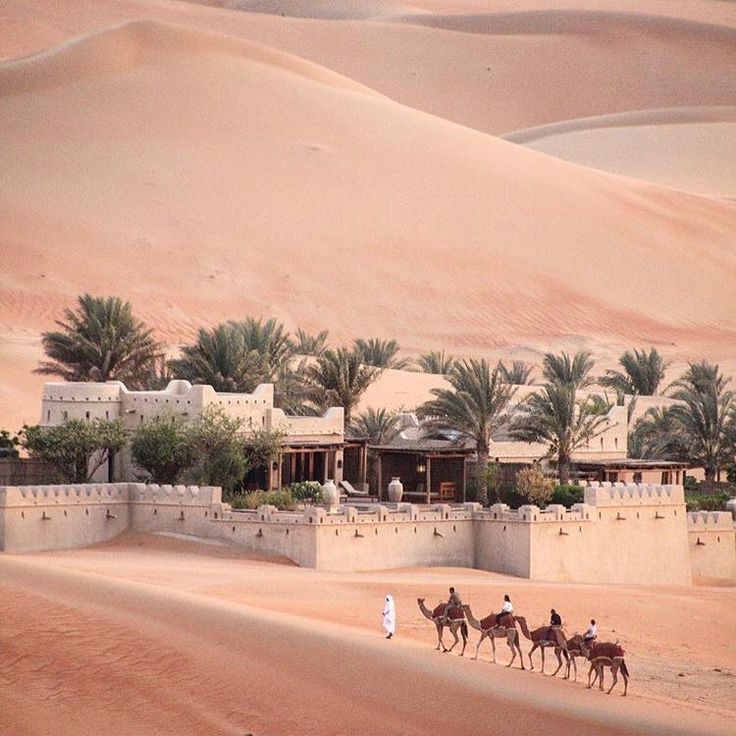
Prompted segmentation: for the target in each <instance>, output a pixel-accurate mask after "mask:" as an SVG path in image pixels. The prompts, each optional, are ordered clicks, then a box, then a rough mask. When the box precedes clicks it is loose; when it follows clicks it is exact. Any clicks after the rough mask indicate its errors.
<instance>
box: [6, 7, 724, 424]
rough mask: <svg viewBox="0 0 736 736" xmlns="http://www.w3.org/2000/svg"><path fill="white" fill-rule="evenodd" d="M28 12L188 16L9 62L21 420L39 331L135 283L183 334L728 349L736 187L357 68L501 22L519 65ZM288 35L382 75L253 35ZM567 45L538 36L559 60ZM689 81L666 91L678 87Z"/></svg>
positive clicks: (334, 24)
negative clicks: (300, 331)
mask: <svg viewBox="0 0 736 736" xmlns="http://www.w3.org/2000/svg"><path fill="white" fill-rule="evenodd" d="M10 5H13V3H12V2H11V3H10ZM28 6H29V7H30V8H31V10H28V11H26V10H25V9H24V8H25V6H23V8H21V6H19V5H16V6H14V7H15V10H14V12H16V13H17V15H18V17H22V14H23V13H24V12H32V11H39V18H38V19H36V21H34V23H40V22H41V20H43V24H44V25H43V27H44V28H45V29H47V30H48V28H53V29H64V33H65V34H67V35H68V34H69V32H70V31H69V29H70V28H73V27H75V26H82V27H93V28H95V27H97V26H98V25H99V23H100V21H101V20H104V19H107V18H109V17H112V19H113V20H116V19H117V18H118V16H126V15H132V16H139V15H140V16H146V15H155V14H158V15H162V16H165V17H176V18H179V17H182V18H186V19H187V20H193V21H196V22H194V25H193V26H191V27H188V28H187V29H183V28H181V27H173V26H171V25H166V24H157V23H151V22H149V21H145V22H139V23H134V24H132V25H122V26H118V27H114V28H112V29H108V30H104V31H102V32H94V33H92V34H91V35H89V36H87V37H85V38H82V39H77V40H74V41H73V42H72V43H70V44H67V45H65V46H62V47H59V48H57V49H54V50H49V51H45V52H43V53H41V54H40V55H36V56H29V57H26V58H24V59H20V60H17V61H11V62H8V63H6V64H5V65H2V67H0V107H1V108H2V123H1V125H2V135H1V136H0V165H1V166H2V169H1V170H2V177H3V182H2V183H3V186H2V193H1V194H0V213H1V215H2V219H3V223H4V228H3V230H2V233H0V247H1V248H2V250H3V253H4V255H5V254H7V255H5V262H4V265H5V268H4V270H3V273H2V274H1V275H0V335H2V337H1V338H0V364H1V365H2V380H0V400H1V401H2V402H3V406H4V415H5V416H8V417H10V418H12V419H13V420H14V421H15V420H17V419H18V418H22V419H25V420H30V421H33V420H35V419H36V411H37V390H38V383H40V379H38V378H36V379H35V381H36V383H35V384H33V385H31V384H30V383H29V376H28V371H29V370H30V369H31V367H32V366H33V365H34V363H35V360H36V359H37V356H38V342H37V339H38V338H37V336H38V331H39V330H41V329H48V328H49V327H51V326H52V322H53V319H54V318H55V317H58V316H59V315H60V314H61V310H62V309H63V307H65V306H68V305H70V304H71V303H72V302H73V299H74V297H75V295H76V294H77V293H79V292H82V291H85V290H92V291H94V292H96V293H119V294H121V295H122V296H124V297H126V298H129V299H131V300H133V302H134V306H135V308H136V310H137V312H138V313H139V314H141V316H142V317H143V318H144V319H146V320H147V321H148V322H149V323H151V324H152V325H155V326H156V327H157V328H158V329H159V330H160V334H161V335H162V336H163V337H164V338H166V339H170V340H172V341H175V342H179V341H181V340H183V339H184V338H186V337H188V336H189V335H191V334H192V331H193V330H194V329H195V327H197V326H199V325H201V324H212V323H213V322H215V321H217V320H219V319H222V318H233V317H239V316H242V315H245V314H261V313H264V314H274V315H276V316H278V317H280V318H282V319H284V320H286V321H287V323H288V324H289V325H290V326H294V325H297V324H298V325H301V326H303V327H305V328H307V329H317V328H319V329H321V328H324V327H327V328H329V329H330V330H331V331H332V334H333V335H334V337H335V338H336V339H343V338H352V337H353V336H355V335H359V334H362V335H373V334H377V335H383V336H391V337H396V338H397V339H399V341H400V342H401V343H402V345H403V346H405V347H406V348H408V349H409V350H420V349H429V348H438V347H445V348H448V349H450V350H453V351H456V352H465V353H466V354H467V353H468V352H475V351H481V352H488V351H491V350H493V349H498V350H503V351H511V350H514V349H515V348H517V347H518V346H520V345H521V346H533V347H534V348H535V349H539V348H541V349H550V348H553V347H556V346H565V347H568V348H570V349H572V348H573V347H576V346H582V345H585V346H593V347H596V348H599V349H602V350H608V351H609V352H616V351H618V350H619V348H620V347H621V346H623V345H625V346H627V347H628V346H630V344H632V343H633V344H643V343H650V342H651V343H653V344H657V345H660V346H661V345H663V344H665V345H669V344H670V343H676V349H677V350H678V351H679V353H680V356H684V357H688V356H689V357H697V356H699V355H708V356H710V357H713V358H716V359H726V358H733V357H734V356H733V355H732V354H731V353H729V346H732V345H733V344H734V341H733V339H732V337H733V334H734V328H735V327H736V324H735V323H736V303H735V302H734V297H733V293H734V291H733V284H734V280H735V265H734V259H735V256H734V252H733V247H732V243H733V233H734V231H735V230H736V210H735V209H734V207H733V206H732V205H730V204H729V203H727V202H716V201H710V200H708V199H705V198H701V197H696V196H689V195H686V194H683V193H678V192H673V191H668V190H664V189H660V188H656V187H652V186H649V185H645V184H641V183H636V182H634V181H629V180H625V179H621V178H617V177H612V176H607V175H604V174H601V173H599V172H594V171H590V170H586V169H583V168H580V167H576V166H573V165H570V164H568V163H565V162H562V161H558V160H555V159H553V158H551V157H547V156H543V155H540V154H538V153H535V152H532V151H528V150H524V149H523V148H521V147H519V146H517V145H512V144H510V143H507V142H504V141H500V140H498V139H496V138H493V137H491V136H489V135H486V134H483V133H481V132H477V131H474V130H470V129H468V128H466V127H461V126H459V125H456V124H454V123H451V122H448V121H446V120H441V119H439V118H436V117H432V116H430V115H427V114H424V113H422V112H419V111H417V110H414V109H410V108H408V107H405V106H403V105H401V104H398V103H397V102H396V101H392V100H390V99H387V98H386V97H383V96H382V95H381V94H378V93H376V92H374V91H372V90H371V89H368V88H367V87H365V86H363V84H362V82H364V81H366V80H365V78H364V77H366V76H372V75H373V76H378V77H382V78H383V80H384V82H385V83H384V84H379V85H375V86H376V87H377V88H378V90H379V91H380V92H387V91H389V92H390V91H391V89H393V88H394V82H395V75H394V74H393V72H392V69H400V70H405V69H406V68H407V66H406V63H405V59H397V58H396V57H392V56H391V53H393V52H391V48H393V49H394V50H396V49H398V48H399V41H400V40H406V39H410V38H414V43H416V44H419V45H420V46H421V45H423V44H425V43H430V42H431V43H430V45H429V46H426V47H425V48H426V49H428V50H429V51H431V50H437V49H440V48H441V44H440V43H439V42H438V41H437V38H441V40H442V41H443V42H444V41H445V40H447V41H448V43H450V44H451V45H450V48H451V50H452V51H451V53H453V54H457V53H461V51H463V53H464V52H465V51H467V50H468V49H471V50H472V49H473V47H472V46H470V47H466V46H464V45H463V44H466V43H468V42H469V40H471V41H473V40H475V41H481V42H485V41H488V39H489V38H491V39H494V42H495V41H498V40H499V39H501V41H500V42H503V43H508V44H509V46H508V51H509V55H508V59H511V58H512V57H513V58H516V59H517V60H516V62H515V64H516V65H515V68H516V69H522V68H523V67H524V66H525V65H528V64H530V63H531V62H528V58H521V60H519V58H518V53H517V54H516V55H515V56H514V55H512V54H511V48H512V44H513V43H514V40H515V39H514V37H513V36H503V37H489V36H487V35H484V34H478V33H458V32H455V31H441V30H436V29H432V28H423V27H419V26H412V25H409V24H405V23H386V24H374V23H344V22H342V21H324V22H320V21H310V22H309V23H307V21H304V20H299V19H282V18H276V17H273V16H267V15H253V14H248V13H241V12H234V11H224V10H221V9H218V8H210V7H203V6H198V5H190V4H188V3H171V2H164V1H163V0H159V1H157V2H151V3H136V2H134V1H133V0H131V1H130V2H127V1H125V0H119V1H118V2H115V3H104V4H103V3H92V4H90V3H86V4H85V3H82V2H81V1H80V0H70V2H69V4H68V5H67V11H68V20H67V21H66V22H65V23H63V22H62V19H61V13H60V11H59V10H58V7H56V6H54V7H52V5H51V4H49V3H43V2H40V0H37V1H36V2H32V3H29V4H28ZM70 8H72V9H75V10H76V12H71V11H70ZM41 9H42V10H43V13H41V12H40V10H41ZM226 21H227V22H226ZM308 26H311V28H312V31H313V33H312V36H311V37H309V34H308V33H307V32H306V29H307V27H308ZM24 27H25V26H24ZM201 27H208V28H209V27H212V28H216V29H218V30H223V29H224V28H227V29H232V31H233V32H234V33H235V35H237V36H238V38H236V37H234V36H228V35H227V34H222V33H210V32H207V33H205V32H203V31H201V30H199V29H200V28H201ZM29 28H30V31H29V33H30V36H34V34H35V33H36V30H35V29H36V28H37V25H34V24H30V25H29ZM279 29H280V34H281V35H279V33H276V32H275V30H279ZM271 32H273V36H274V39H275V42H278V44H280V45H282V46H290V47H292V50H294V48H296V47H309V48H310V49H311V51H310V53H307V54H305V56H309V57H310V58H311V59H314V58H315V57H316V56H319V55H326V56H330V55H332V56H333V57H334V58H335V59H338V60H343V62H344V63H345V65H347V66H350V65H351V64H350V63H348V61H347V60H349V59H351V58H353V57H355V58H356V59H358V62H356V65H357V66H360V67H361V69H363V70H364V71H365V70H372V71H371V72H370V74H367V73H366V74H358V75H356V76H355V79H359V80H360V81H354V79H353V78H347V77H345V76H341V75H340V74H337V73H334V72H332V71H329V70H327V69H325V68H320V67H318V66H316V65H315V64H313V63H309V62H306V61H303V60H301V59H296V58H294V57H293V56H289V55H287V54H284V53H280V52H278V51H275V50H273V49H271V50H269V49H265V48H264V47H263V46H259V45H254V44H253V43H251V42H247V41H244V40H243V37H245V36H249V37H259V38H260V39H261V40H263V37H265V36H267V35H268V34H269V33H271ZM49 33H50V32H49ZM391 33H395V34H396V36H391ZM331 34H338V35H331ZM339 34H342V36H340V35H339ZM413 34H418V35H417V36H416V37H415V36H414V35H413ZM437 34H440V36H437ZM30 36H29V38H30ZM382 36H385V37H386V39H387V45H386V48H387V49H388V52H387V57H386V58H383V57H381V58H380V59H379V58H378V57H376V55H375V52H376V50H377V49H378V48H379V46H378V39H380V38H381V37H382ZM573 36H575V34H573ZM34 37H35V36H34ZM310 38H311V40H309V39H310ZM555 38H556V37H555V35H554V34H552V35H546V34H542V35H541V36H538V37H537V36H534V39H533V42H534V43H535V44H536V45H537V46H538V47H540V48H541V47H546V48H547V52H548V53H549V54H552V52H553V50H554V47H553V46H547V43H548V42H549V41H550V39H552V40H554V39H555ZM338 41H339V42H338ZM357 41H360V43H357ZM568 41H570V39H568ZM570 42H571V43H573V46H571V47H570V48H571V49H572V50H573V51H574V52H575V53H578V52H579V51H580V48H579V47H577V46H575V45H574V39H573V40H572V41H570ZM590 42H591V43H592V41H590ZM453 43H454V44H458V45H456V46H452V44H453ZM392 44H393V46H392ZM431 44H434V45H431ZM644 45H645V44H644V42H643V41H642V44H641V47H642V48H643V47H644ZM655 45H656V44H655ZM417 48H418V46H411V44H410V45H409V47H408V48H407V53H414V52H415V51H416V49H417ZM499 48H500V47H499ZM601 48H604V49H605V48H607V46H606V44H601ZM718 48H721V47H720V46H718ZM662 50H663V49H660V51H662ZM317 52H319V53H317ZM547 52H545V53H547ZM611 53H613V52H611ZM616 53H619V51H616ZM709 53H710V52H708V51H703V53H700V54H697V55H694V54H691V57H692V58H690V57H688V59H687V60H689V61H692V62H693V63H695V61H698V60H697V59H695V56H698V57H699V61H698V63H701V62H703V60H706V62H707V63H706V62H703V63H705V66H697V64H695V67H694V68H695V69H696V72H694V76H695V77H696V78H698V79H699V80H700V82H699V83H698V84H700V85H702V86H701V87H700V88H701V90H706V91H707V90H710V91H713V90H717V89H718V85H717V84H713V85H711V84H710V83H708V84H704V83H703V80H706V81H707V80H710V79H711V77H710V76H709V75H711V74H712V70H713V69H715V67H716V65H717V62H718V60H719V59H720V60H721V62H723V60H724V59H726V60H727V59H728V56H727V55H724V52H723V51H722V50H721V51H718V49H715V50H712V55H711V56H709ZM429 56H431V54H430V53H429V52H428V53H427V57H428V58H429ZM604 57H605V55H603V56H601V57H600V58H599V60H598V61H597V62H596V63H599V64H600V65H601V68H602V67H603V66H604V65H605V64H604V62H605V61H606V59H609V60H610V56H609V57H605V58H604ZM499 58H500V57H499ZM684 61H685V60H682V59H681V60H680V62H678V63H683V64H684ZM568 62H569V59H568ZM639 62H641V58H639ZM340 66H341V65H340V64H335V65H334V66H333V67H332V68H340ZM532 66H533V64H532ZM562 66H564V63H563V62H562V61H560V62H558V64H557V66H556V67H555V69H557V68H560V67H562ZM704 69H705V71H703V70H704ZM697 70H699V71H697ZM342 71H345V70H344V69H342ZM701 72H702V73H701ZM706 72H707V73H706ZM722 72H723V66H721V67H720V74H721V78H722V79H721V83H722V84H723V85H725V86H724V87H723V89H722V93H723V95H724V96H725V97H728V96H729V95H730V92H729V91H728V89H727V84H728V80H729V79H730V77H729V75H724V74H723V73H722ZM402 73H403V72H402ZM632 73H633V72H632ZM570 74H571V77H570V79H569V80H568V84H570V85H571V84H572V81H571V80H572V77H573V76H574V73H573V72H570ZM382 75H383V76H382ZM530 78H531V77H530ZM591 79H592V77H591ZM652 79H654V77H652ZM676 79H677V84H675V83H674V82H673V81H672V78H669V81H667V82H666V84H667V85H670V86H672V85H674V88H675V89H679V87H680V86H679V77H676ZM586 80H587V81H588V82H589V81H590V80H589V79H588V78H586ZM535 84H536V85H537V88H538V87H540V86H542V85H543V84H544V79H542V80H541V81H535ZM591 84H592V83H591ZM399 86H401V85H399ZM415 86H416V87H417V88H422V89H424V90H425V92H424V94H427V95H428V96H429V92H431V91H432V85H431V84H430V85H429V86H427V85H423V84H422V80H421V79H418V80H417V82H416V85H415ZM631 87H632V88H633V89H634V90H635V94H639V92H636V90H637V89H640V87H638V86H637V84H634V85H631ZM683 88H688V85H687V84H686V85H684V87H683ZM458 89H460V90H462V91H461V92H460V93H457V90H458ZM453 90H454V92H453ZM524 90H525V85H524V84H519V85H518V86H517V87H515V88H514V89H512V90H509V89H508V85H507V89H506V97H505V98H504V99H505V102H504V104H500V103H499V104H496V103H495V102H494V106H497V107H499V108H503V109H504V110H506V111H509V110H510V111H512V112H511V113H509V114H511V116H512V117H513V119H514V123H513V124H514V127H516V128H522V127H528V126H527V125H526V123H528V122H529V121H530V120H531V121H534V120H535V117H536V115H535V114H527V112H524V111H522V112H519V110H517V109H516V108H515V107H514V105H513V104H511V102H512V100H514V99H515V98H516V94H517V91H521V92H520V95H521V99H520V104H521V106H522V107H523V106H524V105H525V104H526V103H525V102H524V99H523V98H524V95H525V94H526V92H524ZM471 91H472V90H471ZM446 93H447V99H448V100H449V99H450V97H451V95H452V94H454V95H455V96H456V97H458V99H460V100H461V102H460V103H459V106H460V107H462V104H463V103H462V100H463V99H470V97H471V96H472V95H471V94H470V93H468V92H467V90H466V89H465V87H463V86H462V84H459V83H458V80H457V79H456V80H453V81H452V83H451V84H449V85H448V88H447V90H446ZM641 94H642V95H643V96H645V97H648V98H649V97H652V90H651V89H649V90H648V91H647V92H642V93H641ZM687 94H688V95H689V94H691V93H690V92H688V93H687ZM693 94H694V93H693ZM703 94H706V93H705V92H704V93H703ZM718 94H720V93H718V92H716V93H715V96H716V97H717V96H718ZM673 95H675V96H677V93H676V92H673ZM654 96H655V97H656V95H654ZM578 97H579V98H580V99H582V98H584V97H585V95H583V94H580V95H578ZM613 98H616V99H618V98H617V97H616V96H615V95H614V96H613ZM686 98H687V95H685V97H684V98H683V99H686ZM530 99H531V96H530ZM560 99H563V97H560ZM634 102H636V99H635V98H634V97H631V98H628V99H627V100H626V101H625V104H633V103H634ZM678 102H682V100H679V101H678ZM544 104H545V103H544V102H542V103H539V105H538V107H537V108H536V109H538V110H542V109H544ZM519 109H520V108H519ZM530 109H531V108H530ZM573 109H576V108H575V105H572V106H568V107H567V108H566V110H565V111H564V112H565V114H567V113H570V112H572V111H573ZM553 112H554V114H556V115H557V114H560V112H562V111H561V110H556V111H553ZM504 114H506V113H504ZM497 122H498V121H497ZM29 387H30V388H29ZM8 422H9V420H6V423H8Z"/></svg>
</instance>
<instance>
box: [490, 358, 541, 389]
mask: <svg viewBox="0 0 736 736" xmlns="http://www.w3.org/2000/svg"><path fill="white" fill-rule="evenodd" d="M498 370H499V371H501V376H502V377H503V380H504V381H506V383H510V384H512V385H513V386H525V385H527V384H532V383H534V381H532V380H530V377H531V375H532V371H533V370H534V366H533V365H529V364H528V363H525V362H524V361H523V360H515V361H514V362H513V363H512V364H511V368H507V367H506V366H505V365H504V364H503V361H501V360H499V361H498Z"/></svg>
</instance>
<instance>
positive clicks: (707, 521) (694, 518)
mask: <svg viewBox="0 0 736 736" xmlns="http://www.w3.org/2000/svg"><path fill="white" fill-rule="evenodd" d="M687 529H688V531H709V530H710V531H716V530H718V531H733V530H734V523H733V517H732V516H731V513H730V512H728V511H690V512H688V515H687Z"/></svg>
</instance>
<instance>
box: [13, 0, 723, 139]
mask: <svg viewBox="0 0 736 736" xmlns="http://www.w3.org/2000/svg"><path fill="white" fill-rule="evenodd" d="M551 4H552V6H553V7H557V6H558V5H562V7H563V9H565V12H562V13H561V12H560V11H554V12H552V11H550V12H547V13H537V12H534V13H532V14H526V13H518V12H517V13H509V12H508V11H509V10H518V9H520V8H519V7H517V6H516V5H514V6H513V7H512V6H510V5H509V3H508V2H506V3H494V10H495V9H496V8H497V9H498V15H493V16H488V17H491V18H498V22H499V23H504V24H506V26H505V27H506V32H505V33H503V34H500V35H499V34H488V33H462V32H458V31H453V30H447V29H444V28H433V27H430V26H428V25H419V24H418V22H415V19H414V17H412V18H410V19H409V22H403V23H402V22H372V21H371V22H367V21H357V20H353V21H333V20H319V19H317V20H314V19H311V18H308V19H304V18H288V17H286V18H284V17H281V16H280V15H278V16H275V15H268V14H254V13H245V12H236V11H232V10H228V9H226V8H219V7H210V6H202V5H197V4H192V3H187V2H166V1H164V0H153V1H148V0H146V1H145V2H144V1H143V0H116V1H115V2H110V1H109V0H108V1H107V2H94V3H93V2H90V0H66V2H65V3H64V4H63V6H62V5H60V4H59V3H56V2H52V1H51V0H30V1H28V0H7V1H6V6H7V7H8V10H7V11H6V13H7V15H8V16H11V17H13V18H14V19H15V24H16V25H15V27H17V28H18V29H19V33H18V34H16V35H14V37H13V38H12V41H11V39H10V38H8V39H7V44H8V47H9V48H7V49H6V47H5V41H6V39H4V37H3V36H2V35H0V57H3V56H5V57H8V56H9V55H11V54H18V53H19V50H18V49H19V48H21V47H22V46H23V44H25V46H24V49H25V52H26V53H29V52H32V51H37V50H40V49H42V48H46V47H47V46H48V45H49V41H48V38H47V35H46V34H45V33H37V32H36V24H37V23H38V22H39V21H40V20H41V19H42V20H43V22H44V23H45V24H46V25H48V26H52V27H54V28H55V29H57V30H58V32H59V33H61V34H63V36H62V37H64V38H72V37H74V36H76V35H79V34H82V33H89V32H92V31H95V30H99V29H100V28H102V27H105V26H110V25H114V24H118V23H121V22H124V21H128V20H134V19H140V20H143V19H148V20H158V21H166V22H170V23H177V24H183V25H187V26H191V27H196V28H199V29H200V30H208V31H216V32H219V33H227V34H230V35H237V36H240V37H242V38H246V39H248V40H251V41H254V42H257V43H260V44H263V45H267V46H273V47H277V48H280V49H282V50H285V51H288V52H290V53H292V54H296V55H297V56H300V57H303V58H305V59H309V60H311V61H314V62H315V63H317V64H320V65H322V66H325V67H327V68H329V69H332V70H334V71H337V72H339V73H341V74H344V75H346V76H348V77H350V78H351V79H355V80H357V81H359V82H361V83H362V84H365V85H367V86H369V87H371V88H373V89H376V90H378V91H379V92H381V93H383V94H386V95H388V96H390V97H392V98H393V99H395V100H397V101H399V102H401V103H403V104H407V105H409V106H411V107H416V108H418V109H420V110H424V111H426V112H431V113H433V114H436V115H439V116H441V117H444V118H447V119H449V120H453V121H455V122H459V123H461V124H463V125H468V126H470V127H473V128H476V129H478V130H481V131H484V132H489V133H493V134H503V133H509V132H511V131H514V130H519V129H523V128H529V127H532V126H537V125H544V124H548V123H555V122H559V121H562V120H567V119H571V118H581V117H590V116H593V115H604V114H610V113H616V112H627V111H631V110H642V109H649V108H658V107H681V106H703V105H732V104H734V101H735V100H736V43H734V40H733V35H732V34H733V33H735V32H736V30H735V29H734V26H736V12H734V11H733V10H732V9H731V8H730V7H729V4H727V3H721V2H715V3H712V2H706V1H705V0H704V1H703V2H698V3H694V4H693V3H688V2H681V3H677V2H668V3H661V2H648V3H626V4H620V3H612V2H608V3H594V4H592V3H590V2H587V3H586V2H577V3H551ZM542 5H543V3H540V2H527V3H525V4H524V6H525V7H528V8H529V9H530V10H534V11H536V10H539V8H540V6H542ZM547 5H550V3H548V4H547ZM617 6H619V7H620V8H624V9H626V10H628V11H629V12H627V13H621V12H619V13H612V12H610V11H611V10H612V9H616V7H617ZM346 7H353V6H352V5H346ZM483 9H484V11H486V12H487V10H488V8H487V7H484V8H483ZM595 9H599V11H600V12H595V13H591V10H595ZM548 10H549V8H548ZM604 10H608V11H609V12H602V11H604ZM455 12H458V11H457V10H456V11H455ZM678 12H679V13H680V16H682V17H680V16H678V15H677V14H678ZM655 13H658V14H663V15H662V16H661V17H659V18H656V17H655V18H651V17H648V14H651V15H654V14H655ZM668 14H669V15H668ZM732 16H733V19H732V22H731V21H730V20H729V18H731V17H732ZM550 17H554V18H560V20H559V21H558V22H556V23H552V24H551V25H550V22H549V21H547V26H548V27H545V25H544V23H542V20H543V19H544V18H548V19H549V18H550ZM529 18H531V19H532V20H533V19H535V18H536V19H537V20H534V24H535V25H534V26H533V27H535V28H536V29H537V31H536V32H528V31H529V28H530V27H531V26H530V23H532V20H529ZM540 19H541V20H540ZM695 21H700V22H695ZM428 22H429V21H428ZM437 22H439V23H441V22H442V19H440V20H439V21H437ZM476 22H477V21H476ZM493 22H496V21H493ZM540 24H541V25H540Z"/></svg>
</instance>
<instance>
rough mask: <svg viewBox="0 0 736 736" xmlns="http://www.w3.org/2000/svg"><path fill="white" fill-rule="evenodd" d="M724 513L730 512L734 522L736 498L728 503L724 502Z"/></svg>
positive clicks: (735, 518) (735, 517)
mask: <svg viewBox="0 0 736 736" xmlns="http://www.w3.org/2000/svg"><path fill="white" fill-rule="evenodd" d="M726 511H730V512H731V516H733V518H734V520H736V498H732V499H731V500H730V501H726Z"/></svg>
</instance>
